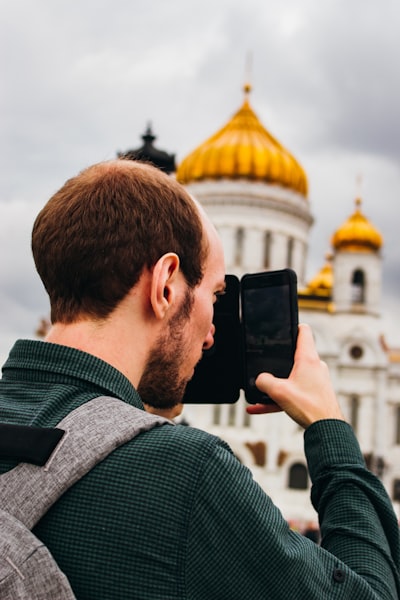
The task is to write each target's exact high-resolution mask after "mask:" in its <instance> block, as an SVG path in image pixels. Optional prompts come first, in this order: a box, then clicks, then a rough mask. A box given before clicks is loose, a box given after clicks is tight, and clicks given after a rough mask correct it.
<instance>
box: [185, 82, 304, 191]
mask: <svg viewBox="0 0 400 600" xmlns="http://www.w3.org/2000/svg"><path fill="white" fill-rule="evenodd" d="M250 90H251V87H250V85H248V84H247V85H246V86H245V87H244V92H245V99H244V102H243V105H242V106H241V108H240V109H239V110H238V111H237V112H236V113H235V114H234V115H233V117H232V118H231V119H230V120H229V121H228V123H227V124H226V125H225V126H224V127H222V129H220V130H219V131H217V132H216V133H215V134H214V135H212V136H211V137H210V138H208V140H206V141H205V142H204V143H203V144H201V145H200V146H199V147H198V148H196V149H195V150H194V151H193V152H191V153H190V154H189V155H188V156H187V157H186V158H184V159H183V161H182V162H181V164H180V165H179V166H178V170H177V173H176V177H177V179H178V181H179V182H180V183H183V184H187V183H190V182H193V181H201V180H204V179H221V178H228V179H239V178H244V179H251V180H254V181H264V182H268V183H272V184H277V185H281V186H283V187H287V188H290V189H292V190H295V191H296V192H298V193H300V194H302V195H303V196H306V195H307V176H306V174H305V172H304V170H303V168H302V167H301V166H300V164H299V163H298V162H297V161H296V159H295V158H294V157H293V156H292V155H291V154H290V153H289V152H288V151H287V150H286V149H285V148H284V147H283V146H282V145H281V144H280V143H279V142H278V141H277V140H276V139H275V138H274V137H272V135H271V134H270V133H268V131H267V130H266V129H265V127H264V126H263V125H262V124H261V123H260V121H259V120H258V117H257V116H256V114H255V113H254V111H253V110H252V108H251V106H250V103H249V100H248V94H249V92H250Z"/></svg>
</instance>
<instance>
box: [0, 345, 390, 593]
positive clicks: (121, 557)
mask: <svg viewBox="0 0 400 600" xmlns="http://www.w3.org/2000/svg"><path fill="white" fill-rule="evenodd" d="M100 394H108V395H114V396H117V397H119V398H121V399H122V400H124V401H126V402H128V403H130V404H133V405H135V406H138V407H142V405H141V401H140V399H139V397H138V395H137V393H136V392H135V390H134V389H133V388H132V386H131V385H130V384H129V382H128V381H127V380H126V378H125V377H124V376H123V375H121V374H120V373H119V372H118V371H116V370H115V369H113V368H112V367H111V366H109V365H107V364H105V363H104V362H102V361H100V360H98V359H96V358H94V357H93V356H90V355H87V354H85V353H83V352H79V351H77V350H74V349H70V348H64V347H61V346H54V345H51V344H47V343H45V342H35V341H20V342H17V344H16V346H15V347H14V349H13V350H12V352H11V354H10V357H9V359H8V361H7V363H6V365H5V366H4V368H3V379H2V380H1V382H0V411H1V413H0V414H1V420H2V421H7V422H12V423H33V424H35V425H55V424H56V423H57V422H58V421H59V420H60V419H61V418H62V417H63V416H64V415H65V414H67V413H69V412H70V411H71V410H72V409H73V408H74V407H76V406H78V405H80V404H82V403H83V402H86V401H87V400H89V399H90V398H94V397H96V396H98V395H100ZM305 452H306V455H307V458H308V461H309V469H310V474H311V478H312V481H313V489H312V500H313V503H314V505H315V507H316V509H317V510H318V512H319V515H320V520H321V530H322V534H323V542H322V544H323V546H324V547H323V548H321V547H318V546H316V545H315V544H313V542H311V541H310V540H308V539H306V538H304V537H302V536H301V535H298V534H297V533H295V532H293V531H291V530H290V529H289V527H288V525H287V523H286V522H285V520H284V519H283V518H282V516H281V514H280V512H279V510H278V509H277V508H276V507H275V506H274V505H273V503H272V501H271V500H270V498H269V497H268V496H267V495H266V494H265V493H264V492H263V491H262V490H261V488H260V487H259V486H258V485H257V484H256V483H255V482H254V481H253V479H252V476H251V473H250V471H249V470H248V469H246V468H245V467H244V466H243V465H241V464H240V463H239V462H238V461H237V460H236V458H235V457H234V456H233V454H232V452H231V451H230V449H229V448H228V446H227V445H226V444H225V443H224V442H222V441H221V440H219V439H218V438H216V437H213V436H211V435H209V434H207V433H205V432H202V431H200V430H197V429H194V428H192V427H186V426H176V427H161V428H156V429H153V430H151V431H149V432H146V433H144V434H141V435H139V436H138V437H136V438H135V439H134V440H132V441H131V442H128V443H127V444H125V445H124V446H122V447H121V448H119V449H117V450H116V451H114V452H113V453H112V454H111V455H110V456H109V457H108V458H106V459H105V460H104V461H103V462H102V463H100V464H99V465H98V466H97V467H95V468H94V469H93V470H92V471H91V472H90V473H89V474H88V475H86V476H85V477H84V478H83V479H82V480H80V481H79V482H78V483H77V484H75V485H74V486H73V487H72V488H71V489H70V490H68V492H67V493H66V494H65V495H64V496H63V497H62V498H61V499H60V500H59V501H58V502H57V504H56V505H55V506H54V507H53V508H52V509H50V511H49V512H48V513H47V515H46V516H45V517H44V518H43V519H42V520H41V522H40V523H39V524H38V526H37V527H36V528H35V533H36V535H38V536H39V537H40V538H41V539H43V541H44V542H45V543H46V544H47V545H48V547H49V548H50V550H51V551H52V553H53V554H54V556H55V558H56V560H57V561H58V562H59V564H60V567H61V568H62V569H63V570H64V572H65V573H66V574H67V575H68V577H69V579H70V582H71V584H72V587H73V589H74V592H75V594H76V595H77V597H78V599H79V600H89V599H90V600H94V599H96V600H120V599H121V600H122V599H124V600H126V599H128V598H135V599H141V600H155V599H157V600H160V599H171V600H172V599H176V598H181V599H183V598H185V599H188V600H200V599H202V600H211V599H226V600H236V599H237V600H239V599H241V600H244V599H245V600H250V599H251V600H257V599H271V600H280V599H282V600H292V599H298V600H312V599H315V600H325V599H326V600H331V599H349V600H358V599H360V600H369V599H371V600H372V599H377V598H384V599H395V598H397V597H398V589H399V587H398V588H397V591H396V586H399V562H400V551H399V533H398V526H397V521H396V518H395V515H394V514H393V512H392V510H391V504H390V501H389V499H388V498H387V495H386V493H385V491H384V489H383V487H382V486H381V484H380V482H379V481H378V480H377V479H376V478H375V477H374V476H373V475H371V474H370V473H369V472H368V471H367V470H366V469H365V468H364V465H363V459H362V455H361V452H360V449H359V447H358V444H357V441H356V440H355V438H354V435H353V433H352V430H351V428H350V427H349V426H348V425H347V424H346V423H343V422H341V421H333V420H332V421H320V422H318V423H316V424H314V425H313V426H311V427H310V428H309V429H308V430H307V431H306V433H305ZM9 467H10V465H9V464H0V469H1V470H3V471H4V470H6V469H7V468H9Z"/></svg>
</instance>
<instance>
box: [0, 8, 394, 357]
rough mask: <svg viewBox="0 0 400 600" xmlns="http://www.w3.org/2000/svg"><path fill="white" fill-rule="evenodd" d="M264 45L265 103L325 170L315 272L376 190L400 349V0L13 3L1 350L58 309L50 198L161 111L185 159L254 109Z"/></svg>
mask: <svg viewBox="0 0 400 600" xmlns="http://www.w3.org/2000/svg"><path fill="white" fill-rule="evenodd" d="M249 56H251V82H252V85H253V91H252V95H251V98H250V100H251V104H252V107H253V109H254V110H255V112H256V114H257V115H258V116H259V118H260V120H261V121H262V122H263V124H264V125H265V126H266V127H267V129H269V131H270V132H271V133H272V134H273V135H275V136H276V137H277V138H278V139H279V140H280V141H281V142H282V143H283V144H284V145H285V146H286V147H287V148H288V149H289V150H290V151H291V152H292V153H293V154H294V155H295V156H296V158H297V159H298V160H299V162H300V163H301V164H302V165H303V167H304V168H305V170H306V171H307V174H308V177H309V185H310V194H309V197H310V202H311V206H312V211H313V214H314V217H315V225H314V227H313V230H312V233H311V237H310V249H309V261H308V269H309V277H311V276H312V275H314V274H315V272H316V271H317V270H318V269H319V268H320V267H321V266H322V264H323V262H324V255H325V253H326V252H327V251H328V250H329V239H330V236H331V234H332V233H333V232H334V230H335V229H336V228H337V227H339V226H340V225H341V223H342V222H343V221H344V220H345V219H346V218H347V217H348V216H349V214H351V212H352V211H353V208H354V198H355V196H356V195H358V194H361V195H362V198H363V211H364V213H365V214H366V215H367V216H368V217H369V218H370V219H371V221H372V222H373V223H374V225H375V226H376V227H377V228H378V229H379V230H380V231H381V233H382V234H383V236H384V239H385V245H384V249H383V257H384V278H383V289H384V294H383V308H384V311H385V315H386V317H385V322H384V330H385V333H386V337H387V339H388V340H389V342H391V343H392V344H395V345H398V346H400V326H399V323H398V321H399V320H400V319H399V316H400V314H399V313H400V311H399V302H400V253H399V250H398V246H399V242H398V239H399V232H398V230H399V227H400V118H399V111H400V3H399V2H398V0H380V1H379V2H378V0H279V1H274V0H246V2H243V1H239V0H190V1H185V0H168V2H166V1H165V0H146V2H139V1H138V0H136V1H135V0H79V1H78V0H75V1H74V0H72V1H71V0H68V1H66V0H35V1H32V0H1V2H0V57H1V58H0V65H1V66H0V74H1V81H0V107H1V109H0V110H1V118H0V123H1V135H0V147H1V177H0V186H1V187H0V276H1V287H0V358H1V359H2V358H3V357H4V356H5V355H6V353H7V349H8V346H9V345H10V344H11V343H12V342H13V340H14V338H15V337H18V336H29V337H30V336H32V335H33V333H34V330H35V327H36V325H37V324H38V322H39V319H40V317H42V316H47V315H48V303H47V299H46V296H45V294H44V292H43V291H42V288H41V284H40V282H39V279H38V277H37V275H36V273H35V271H34V266H33V262H32V259H31V255H30V230H31V226H32V223H33V220H34V217H35V215H36V214H37V212H38V211H39V210H40V208H41V206H42V205H43V204H44V203H45V202H46V201H47V199H48V198H49V197H50V196H51V195H52V193H53V192H55V191H56V190H57V189H58V188H59V187H60V186H61V185H62V183H63V182H64V181H65V180H66V179H67V178H69V177H70V176H71V175H74V174H75V173H77V172H78V171H79V170H81V169H82V168H83V167H85V166H87V165H89V164H91V163H93V162H97V161H99V160H104V159H109V158H114V157H115V155H116V152H117V151H118V150H127V149H128V148H132V147H133V148H135V147H138V146H139V145H141V139H140V136H141V134H142V133H143V132H144V130H145V128H146V126H147V124H148V123H149V122H151V124H152V127H153V130H154V132H155V133H156V135H157V141H156V145H157V146H158V147H159V148H162V149H165V150H168V151H169V152H173V153H175V154H176V158H177V161H178V162H179V161H180V160H182V159H183V158H184V157H185V155H186V154H187V153H188V152H190V151H191V150H192V149H194V148H195V147H196V146H197V145H198V144H200V143H201V142H202V141H204V140H205V139H206V138H207V137H209V135H211V134H212V133H214V132H215V131H216V130H217V129H219V128H220V127H221V126H222V125H224V124H225V122H226V121H227V120H228V119H229V118H230V117H231V116H232V114H233V113H234V112H235V111H236V110H237V109H238V108H239V106H240V105H241V103H242V101H243V93H242V86H243V83H244V81H245V77H246V64H247V63H248V57H249ZM360 178H361V184H360V183H357V181H358V179H360Z"/></svg>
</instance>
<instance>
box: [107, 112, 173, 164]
mask: <svg viewBox="0 0 400 600" xmlns="http://www.w3.org/2000/svg"><path fill="white" fill-rule="evenodd" d="M156 139H157V138H156V136H155V135H154V134H153V132H152V130H151V125H150V123H149V124H148V126H147V129H146V131H145V133H144V135H142V140H143V146H141V147H140V148H137V149H136V150H127V151H126V152H118V153H117V156H118V158H127V159H129V160H141V161H143V162H148V163H151V164H152V165H154V166H155V167H158V168H159V169H161V171H165V173H168V174H170V173H173V172H174V171H175V169H176V167H175V154H168V153H167V152H164V151H163V150H158V149H157V148H155V147H154V146H153V142H154V140H156Z"/></svg>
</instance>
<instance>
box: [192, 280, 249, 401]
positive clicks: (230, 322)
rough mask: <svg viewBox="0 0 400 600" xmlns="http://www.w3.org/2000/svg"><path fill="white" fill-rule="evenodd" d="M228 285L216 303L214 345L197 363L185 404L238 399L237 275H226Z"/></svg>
mask: <svg viewBox="0 0 400 600" xmlns="http://www.w3.org/2000/svg"><path fill="white" fill-rule="evenodd" d="M225 284H226V288H225V293H224V294H223V295H221V296H219V297H218V300H217V302H216V303H215V304H214V318H213V323H214V325H215V335H214V344H213V346H212V347H211V348H210V349H209V350H205V351H204V352H203V357H202V359H201V360H200V362H199V363H198V364H197V365H196V368H195V371H194V375H193V377H192V379H191V380H190V381H189V383H188V385H187V387H186V391H185V395H184V398H183V402H184V403H185V404H231V403H234V402H236V401H237V400H238V399H239V395H240V388H241V387H242V381H243V367H242V350H241V344H242V336H241V326H240V316H239V314H240V313H239V301H240V284H239V279H238V278H237V277H236V276H235V275H226V277H225Z"/></svg>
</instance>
